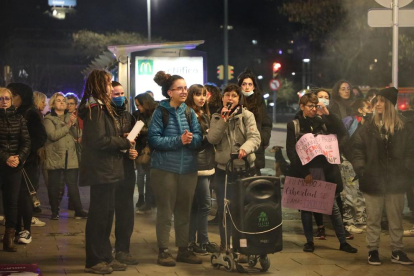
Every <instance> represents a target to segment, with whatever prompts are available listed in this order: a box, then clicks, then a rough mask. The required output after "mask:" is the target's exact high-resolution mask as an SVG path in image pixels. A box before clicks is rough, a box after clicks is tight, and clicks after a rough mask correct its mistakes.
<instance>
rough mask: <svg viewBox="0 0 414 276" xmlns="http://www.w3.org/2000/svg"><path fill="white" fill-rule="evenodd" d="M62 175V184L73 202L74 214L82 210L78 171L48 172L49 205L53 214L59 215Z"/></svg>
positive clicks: (61, 170)
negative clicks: (64, 184) (66, 188)
mask: <svg viewBox="0 0 414 276" xmlns="http://www.w3.org/2000/svg"><path fill="white" fill-rule="evenodd" d="M62 174H63V178H64V180H63V181H64V183H66V186H67V187H68V194H69V197H70V198H71V200H72V202H73V207H74V209H75V212H76V213H78V212H81V211H82V210H83V208H82V203H81V199H80V195H79V188H78V169H70V170H63V169H60V170H48V175H49V187H48V188H49V189H48V193H49V204H50V208H51V209H52V213H53V214H58V213H59V204H60V201H59V195H60V193H61V188H60V187H61V185H62V182H61V181H62Z"/></svg>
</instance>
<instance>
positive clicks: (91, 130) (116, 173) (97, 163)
mask: <svg viewBox="0 0 414 276" xmlns="http://www.w3.org/2000/svg"><path fill="white" fill-rule="evenodd" d="M79 117H80V118H81V119H82V120H83V124H84V125H83V136H82V146H83V148H82V158H81V164H80V168H79V185H80V186H91V185H101V184H118V183H119V182H120V181H122V180H124V177H125V173H124V165H123V158H124V153H122V152H121V150H128V149H130V147H131V144H130V142H129V141H128V139H126V138H124V137H120V136H119V130H118V129H117V127H116V125H115V122H114V119H113V118H112V117H111V115H110V114H109V112H108V110H107V109H106V107H105V105H104V104H103V103H102V102H101V101H99V100H98V101H97V100H95V99H94V98H93V97H91V98H89V99H88V100H87V101H86V103H85V102H82V103H81V105H80V107H79Z"/></svg>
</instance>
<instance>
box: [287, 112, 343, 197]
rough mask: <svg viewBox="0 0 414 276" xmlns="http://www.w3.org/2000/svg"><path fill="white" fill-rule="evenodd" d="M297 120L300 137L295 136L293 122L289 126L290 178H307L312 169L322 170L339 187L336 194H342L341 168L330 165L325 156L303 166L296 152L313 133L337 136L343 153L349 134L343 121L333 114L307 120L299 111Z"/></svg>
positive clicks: (288, 153) (317, 157)
mask: <svg viewBox="0 0 414 276" xmlns="http://www.w3.org/2000/svg"><path fill="white" fill-rule="evenodd" d="M295 119H297V120H299V125H300V133H299V135H298V137H296V135H295V126H294V123H293V121H291V122H289V123H288V124H287V137H286V153H287V155H288V157H289V160H290V170H289V172H290V176H293V177H297V178H305V177H306V176H307V175H309V174H310V170H309V169H310V168H322V169H323V171H324V174H325V179H326V181H327V182H331V183H335V184H336V185H337V186H336V193H339V192H341V191H342V190H343V184H342V178H341V173H340V170H339V166H338V165H336V164H331V163H329V162H328V161H327V160H326V158H325V156H316V157H315V158H314V159H312V161H310V162H309V163H307V164H306V165H302V162H301V161H300V158H299V155H298V154H297V152H296V142H297V141H298V140H299V139H300V138H301V137H302V136H303V135H304V134H307V133H313V134H316V135H317V134H323V135H327V134H336V135H337V138H338V146H339V149H340V151H341V148H342V145H343V144H344V143H345V142H346V140H347V132H346V129H345V127H344V125H343V124H342V121H341V120H339V119H338V118H337V117H336V116H335V115H333V114H332V113H331V114H330V115H327V116H325V115H323V116H318V115H317V116H315V117H314V118H307V117H304V116H303V112H302V111H299V112H298V113H297V114H296V116H295ZM324 125H325V127H324Z"/></svg>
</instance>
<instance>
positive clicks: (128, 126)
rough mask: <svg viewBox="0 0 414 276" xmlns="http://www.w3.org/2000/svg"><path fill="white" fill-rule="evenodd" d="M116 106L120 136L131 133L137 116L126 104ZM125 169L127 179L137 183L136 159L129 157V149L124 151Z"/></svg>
mask: <svg viewBox="0 0 414 276" xmlns="http://www.w3.org/2000/svg"><path fill="white" fill-rule="evenodd" d="M113 107H114V108H115V111H116V114H117V116H115V119H116V122H117V124H118V125H119V127H118V136H119V137H124V134H126V133H130V132H131V130H132V128H133V127H134V125H135V122H136V120H135V118H134V117H133V116H132V114H131V113H129V112H128V111H127V110H126V106H125V104H124V105H123V106H122V107H116V106H115V105H113ZM124 171H125V181H126V180H128V181H133V182H134V183H135V165H134V160H132V159H130V158H129V153H128V151H127V152H126V153H124Z"/></svg>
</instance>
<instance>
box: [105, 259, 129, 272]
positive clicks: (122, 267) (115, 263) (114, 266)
mask: <svg viewBox="0 0 414 276" xmlns="http://www.w3.org/2000/svg"><path fill="white" fill-rule="evenodd" d="M108 265H109V266H110V267H111V268H112V269H113V270H114V271H125V270H126V269H127V265H126V264H122V263H120V262H119V261H118V260H117V259H113V260H112V262H111V263H109V264H108Z"/></svg>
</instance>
